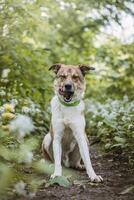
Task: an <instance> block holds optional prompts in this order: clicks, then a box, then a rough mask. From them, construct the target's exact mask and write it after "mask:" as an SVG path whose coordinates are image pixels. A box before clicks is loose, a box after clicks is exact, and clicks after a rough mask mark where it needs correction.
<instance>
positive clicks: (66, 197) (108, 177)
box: [20, 145, 134, 200]
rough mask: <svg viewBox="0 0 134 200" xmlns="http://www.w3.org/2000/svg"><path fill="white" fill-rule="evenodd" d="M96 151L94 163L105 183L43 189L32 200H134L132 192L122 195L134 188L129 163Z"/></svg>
mask: <svg viewBox="0 0 134 200" xmlns="http://www.w3.org/2000/svg"><path fill="white" fill-rule="evenodd" d="M96 149H97V148H96V146H95V145H93V146H92V148H91V155H92V162H93V166H94V168H95V170H96V172H97V173H98V174H100V175H102V177H103V178H104V183H101V184H91V183H88V184H87V183H86V184H85V185H74V186H71V187H70V188H64V187H60V186H54V187H48V188H44V187H42V188H40V190H39V191H38V192H37V194H36V196H35V197H34V198H32V200H49V199H52V200H134V193H133V192H132V191H131V192H129V193H126V194H120V193H121V192H122V191H124V190H125V189H127V188H129V187H131V186H134V176H133V175H134V173H133V170H132V169H129V168H128V164H127V162H125V161H124V159H122V157H121V156H119V157H116V156H113V155H105V156H104V155H103V156H101V155H100V154H99V153H98V152H99V151H97V150H96ZM80 174H81V176H84V179H86V180H87V176H86V173H85V172H80ZM20 199H21V198H20ZM21 200H24V198H22V199H21ZM25 200H29V198H25Z"/></svg>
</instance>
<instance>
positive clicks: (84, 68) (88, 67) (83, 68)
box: [79, 64, 95, 76]
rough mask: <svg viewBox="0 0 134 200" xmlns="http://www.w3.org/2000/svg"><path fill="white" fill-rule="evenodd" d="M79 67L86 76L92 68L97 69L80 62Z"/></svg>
mask: <svg viewBox="0 0 134 200" xmlns="http://www.w3.org/2000/svg"><path fill="white" fill-rule="evenodd" d="M79 68H80V70H81V72H82V74H83V76H85V75H86V74H87V73H88V72H89V71H90V70H95V68H94V67H90V66H89V65H83V64H80V65H79Z"/></svg>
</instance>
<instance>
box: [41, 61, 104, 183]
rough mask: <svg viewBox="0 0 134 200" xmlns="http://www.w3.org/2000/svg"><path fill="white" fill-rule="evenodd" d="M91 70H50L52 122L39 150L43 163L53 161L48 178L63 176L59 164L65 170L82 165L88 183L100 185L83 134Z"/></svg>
mask: <svg viewBox="0 0 134 200" xmlns="http://www.w3.org/2000/svg"><path fill="white" fill-rule="evenodd" d="M93 69H94V68H92V67H89V66H86V65H79V66H74V65H64V64H55V65H53V66H51V67H50V70H53V71H54V72H55V74H56V79H55V81H54V90H55V96H54V97H53V99H52V101H51V111H52V120H51V126H50V131H49V133H48V134H47V135H46V136H45V137H44V140H43V143H42V149H43V153H44V156H45V159H47V160H51V161H54V163H55V170H54V174H53V175H52V176H51V177H52V178H54V177H55V176H61V175H62V166H61V163H62V164H64V165H65V166H66V167H73V168H77V169H82V168H83V166H82V164H81V162H82V161H83V163H84V166H85V168H86V171H87V174H88V176H89V178H90V180H91V181H96V182H101V181H102V180H103V179H102V177H101V176H97V175H96V173H95V172H94V169H93V167H92V164H91V160H90V156H89V149H88V139H87V136H86V134H85V117H84V102H83V100H82V99H83V96H84V91H85V79H84V76H85V74H86V73H87V72H88V71H90V70H93Z"/></svg>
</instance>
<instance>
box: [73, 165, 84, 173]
mask: <svg viewBox="0 0 134 200" xmlns="http://www.w3.org/2000/svg"><path fill="white" fill-rule="evenodd" d="M75 169H77V170H80V171H84V170H85V166H84V165H82V164H79V165H76V166H75Z"/></svg>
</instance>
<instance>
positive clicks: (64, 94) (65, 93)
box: [59, 89, 74, 103]
mask: <svg viewBox="0 0 134 200" xmlns="http://www.w3.org/2000/svg"><path fill="white" fill-rule="evenodd" d="M59 94H60V95H61V96H62V97H63V99H64V101H65V102H67V103H69V102H70V101H71V100H72V98H73V94H74V91H63V90H62V89H59Z"/></svg>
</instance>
